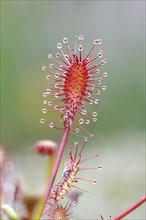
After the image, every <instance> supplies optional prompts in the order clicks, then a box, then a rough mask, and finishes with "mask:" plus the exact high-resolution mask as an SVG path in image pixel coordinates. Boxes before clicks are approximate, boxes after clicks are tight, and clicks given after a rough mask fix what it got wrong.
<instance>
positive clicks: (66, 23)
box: [1, 1, 145, 220]
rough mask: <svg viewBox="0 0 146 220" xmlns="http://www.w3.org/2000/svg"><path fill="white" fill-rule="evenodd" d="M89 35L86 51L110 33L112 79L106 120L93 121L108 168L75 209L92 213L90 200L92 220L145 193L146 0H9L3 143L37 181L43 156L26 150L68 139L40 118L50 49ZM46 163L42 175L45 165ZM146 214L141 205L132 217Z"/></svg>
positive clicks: (104, 106) (104, 103) (104, 104)
mask: <svg viewBox="0 0 146 220" xmlns="http://www.w3.org/2000/svg"><path fill="white" fill-rule="evenodd" d="M81 33H82V34H83V35H84V45H85V46H84V50H86V48H87V51H86V52H88V51H89V49H90V48H91V46H92V44H93V41H94V39H96V38H101V39H102V42H103V44H102V46H103V47H104V57H106V59H107V63H106V65H104V67H103V69H104V71H106V72H107V73H108V78H106V79H105V80H104V84H106V85H107V91H106V92H102V95H101V96H100V100H101V101H100V105H99V107H98V122H97V123H96V124H93V125H92V126H89V130H90V131H91V132H92V133H93V134H94V135H95V138H94V140H91V141H90V143H89V146H90V148H88V149H87V151H86V150H85V154H87V155H88V154H89V153H92V154H94V152H99V154H100V159H99V161H101V163H102V165H103V167H104V171H103V172H101V173H102V174H101V173H100V175H99V177H98V178H99V182H100V183H98V184H97V186H96V190H93V189H92V192H93V193H92V194H90V196H89V195H88V196H86V197H85V198H86V199H84V197H83V199H82V203H81V202H80V208H76V210H75V211H74V213H75V215H76V216H75V217H76V219H77V218H80V219H86V218H87V214H85V213H84V212H83V210H85V208H87V207H86V206H89V207H88V209H89V210H88V212H87V213H88V217H89V218H88V219H91V218H92V219H95V218H99V215H100V214H103V216H105V218H107V219H108V218H109V216H110V215H112V216H114V215H115V214H117V213H119V212H120V211H121V210H123V209H124V208H126V207H128V206H129V205H130V204H131V203H133V202H134V201H136V200H137V199H138V198H139V197H141V196H142V194H143V193H144V191H145V188H144V183H145V180H144V176H145V169H144V164H145V156H144V150H145V147H144V144H145V142H144V136H145V130H144V125H145V114H144V113H145V75H144V72H145V1H1V142H2V144H3V145H4V146H5V147H6V149H7V150H8V152H9V153H10V154H12V155H13V158H14V161H15V163H16V164H18V165H19V167H20V170H23V172H24V173H26V176H27V175H30V178H31V179H32V182H33V176H32V174H31V173H30V174H29V172H31V171H30V166H32V169H33V168H35V166H36V165H34V163H35V162H32V155H31V156H30V157H29V156H28V157H27V156H26V157H25V160H24V158H22V154H23V153H24V152H25V154H27V153H26V149H28V148H29V147H30V146H31V145H32V144H33V143H34V142H35V141H37V140H40V139H52V140H56V141H57V142H58V143H59V140H60V137H61V133H60V132H59V131H55V130H52V129H50V128H47V127H46V126H42V125H41V124H40V122H39V121H40V118H42V117H43V114H42V112H41V109H42V107H43V104H42V102H43V97H42V93H43V91H44V88H45V84H44V82H45V76H44V73H43V72H42V70H41V67H42V66H43V65H46V66H49V64H50V63H49V60H48V58H47V55H48V53H52V54H55V53H56V52H57V49H56V44H57V43H58V42H60V41H62V39H63V37H68V39H69V41H70V42H71V44H73V42H74V36H75V35H76V34H81ZM50 117H51V118H52V117H53V115H51V116H50ZM97 145H98V146H97ZM34 160H35V161H37V160H38V158H36V157H35V159H34ZM40 160H41V159H40ZM24 161H27V163H25V164H24ZM37 162H38V161H37ZM37 162H36V163H37ZM39 162H40V166H39V167H38V173H37V174H35V172H34V173H33V175H37V177H38V176H39V175H40V176H41V175H42V174H41V172H42V167H43V166H44V164H43V163H44V162H43V161H42V160H41V161H39ZM89 164H90V163H89ZM27 168H28V169H27ZM93 176H94V174H93ZM89 178H90V175H89ZM34 179H35V178H34ZM39 179H40V178H39ZM38 182H39V181H38ZM35 184H36V181H35ZM28 185H29V183H28ZM37 187H38V188H39V184H36V191H37ZM93 188H94V187H93ZM94 189H95V188H94ZM95 191H96V192H97V193H95ZM89 199H90V200H89ZM92 200H93V203H92V202H91V203H90V201H92ZM89 203H90V204H91V205H90V204H89ZM76 213H77V214H76ZM144 216H145V213H144V207H141V208H140V209H139V210H137V211H136V212H134V213H132V214H131V215H130V217H129V218H127V219H131V218H132V219H138V220H140V219H144V218H145V217H144Z"/></svg>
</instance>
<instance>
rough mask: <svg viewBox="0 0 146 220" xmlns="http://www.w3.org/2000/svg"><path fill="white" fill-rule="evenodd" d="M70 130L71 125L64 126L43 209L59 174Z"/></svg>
mask: <svg viewBox="0 0 146 220" xmlns="http://www.w3.org/2000/svg"><path fill="white" fill-rule="evenodd" d="M69 130H70V126H68V127H65V128H64V133H63V136H62V140H61V143H60V148H59V151H58V154H57V157H56V160H55V163H54V167H53V171H52V175H51V178H50V180H49V183H48V186H47V192H46V197H45V202H44V206H43V209H44V207H45V205H46V202H47V200H48V197H49V195H50V192H51V189H52V186H53V183H54V180H55V177H56V175H57V171H58V168H59V165H60V162H61V159H62V155H63V152H64V148H65V145H66V142H67V138H68V134H69ZM43 209H42V212H43Z"/></svg>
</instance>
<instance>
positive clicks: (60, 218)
mask: <svg viewBox="0 0 146 220" xmlns="http://www.w3.org/2000/svg"><path fill="white" fill-rule="evenodd" d="M63 44H64V47H65V52H64V50H63V45H62V44H61V43H58V44H57V48H58V49H59V51H60V52H59V53H56V57H54V56H53V55H52V54H49V55H48V58H49V59H50V60H51V61H52V63H51V64H50V66H49V68H47V67H46V66H43V67H42V70H43V71H44V72H45V73H46V78H47V82H46V88H45V91H44V93H43V97H44V100H43V104H44V106H45V107H44V108H43V109H42V112H43V113H44V114H45V118H42V119H41V120H40V122H41V123H42V124H46V125H49V127H50V128H56V129H57V130H61V131H62V138H61V142H60V146H59V149H58V148H57V145H56V143H55V142H53V141H46V140H44V141H39V142H37V143H36V144H35V145H34V147H33V150H34V151H35V152H36V153H37V154H39V155H48V157H49V160H48V161H49V164H48V168H47V184H46V189H45V190H44V193H43V194H42V196H40V197H33V198H32V197H29V196H28V195H25V193H24V192H23V190H22V188H21V183H20V182H19V181H18V180H15V181H14V182H13V183H9V181H10V180H9V178H8V177H9V170H8V166H9V163H11V164H12V162H11V160H9V159H8V157H7V155H6V153H5V152H4V151H1V155H2V156H1V160H0V165H1V170H2V172H1V177H2V178H1V185H0V200H1V211H2V212H1V219H3V220H4V218H5V217H6V218H7V219H11V220H17V219H21V220H25V219H28V220H30V219H32V220H33V219H34V220H39V219H50V220H65V219H70V216H71V214H72V211H73V207H74V205H75V204H76V203H77V201H78V197H79V196H80V195H81V194H82V192H87V191H86V189H81V188H80V187H78V181H82V180H83V181H87V182H91V183H93V184H96V180H90V179H84V178H81V177H79V176H78V174H79V172H80V171H82V170H93V169H100V168H101V167H100V166H97V167H87V168H84V167H82V165H81V164H82V163H83V162H84V161H86V160H89V159H93V158H96V157H97V155H93V157H90V158H85V159H84V157H83V150H84V149H85V146H86V144H87V142H88V139H89V138H92V137H93V134H90V133H89V131H88V129H86V126H87V125H89V124H90V122H91V121H93V122H96V121H97V112H96V111H91V110H90V105H95V106H97V105H98V104H99V98H98V97H99V95H100V92H101V91H102V90H106V86H105V85H102V80H103V79H104V78H105V77H107V73H106V72H102V69H101V67H102V66H103V65H104V64H105V63H106V59H102V53H103V48H102V47H100V48H99V50H98V51H99V52H98V53H97V54H96V55H94V54H95V53H96V48H97V47H98V46H100V45H101V39H95V40H94V44H93V46H92V48H91V50H90V51H89V53H88V54H87V55H86V56H85V57H84V56H83V35H80V36H77V35H76V36H75V45H74V47H73V48H71V47H70V46H69V44H68V39H67V38H66V37H65V38H64V39H63ZM100 69H101V70H100ZM48 112H49V113H52V114H53V112H60V114H61V120H57V121H50V120H48V114H47V113H48ZM79 133H82V134H84V144H83V145H82V147H80V145H79V144H78V142H77V141H76V140H75V146H74V147H70V149H69V160H68V161H67V162H66V163H65V165H64V170H63V172H62V176H61V178H60V180H59V182H58V183H57V184H55V179H56V175H57V172H58V170H59V167H60V162H61V160H62V156H63V154H64V149H65V147H66V143H67V141H68V140H69V135H70V134H75V135H76V134H79ZM74 139H76V136H75V137H74ZM70 145H71V144H70ZM79 148H80V149H79ZM73 152H74V153H73ZM54 159H55V161H54ZM6 183H9V184H11V185H12V186H13V187H12V188H13V190H12V192H11V193H9V194H8V192H7V190H6V189H5V185H6ZM72 188H74V189H75V191H74V192H71V189H72ZM77 190H78V191H77ZM66 195H67V198H68V202H67V203H66V204H65V206H64V205H63V204H62V200H63V199H64V197H65V196H66ZM145 201H146V197H143V198H142V199H140V200H139V201H138V202H137V203H135V204H134V205H132V206H131V207H130V208H128V209H127V210H125V211H123V212H122V213H121V214H119V215H117V216H116V217H114V218H113V217H111V219H112V220H120V219H122V218H124V217H125V216H126V215H128V214H129V213H130V212H132V211H133V210H134V209H136V208H137V207H138V206H140V205H141V204H142V203H144V202H145ZM100 218H101V219H104V217H103V216H101V217H100Z"/></svg>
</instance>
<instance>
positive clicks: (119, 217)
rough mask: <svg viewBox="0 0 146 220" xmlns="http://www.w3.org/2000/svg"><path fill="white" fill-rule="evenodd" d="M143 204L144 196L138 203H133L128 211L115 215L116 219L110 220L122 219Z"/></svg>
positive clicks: (145, 200)
mask: <svg viewBox="0 0 146 220" xmlns="http://www.w3.org/2000/svg"><path fill="white" fill-rule="evenodd" d="M144 202H146V196H143V197H142V198H141V199H140V200H139V201H138V202H136V203H134V204H133V205H132V206H130V207H129V208H128V209H126V210H124V211H123V212H122V213H120V214H119V215H117V216H116V217H114V218H112V220H120V219H122V218H124V217H125V216H126V215H128V214H129V213H130V212H132V211H133V210H135V209H136V208H138V207H139V206H140V205H142V204H143V203H144Z"/></svg>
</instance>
